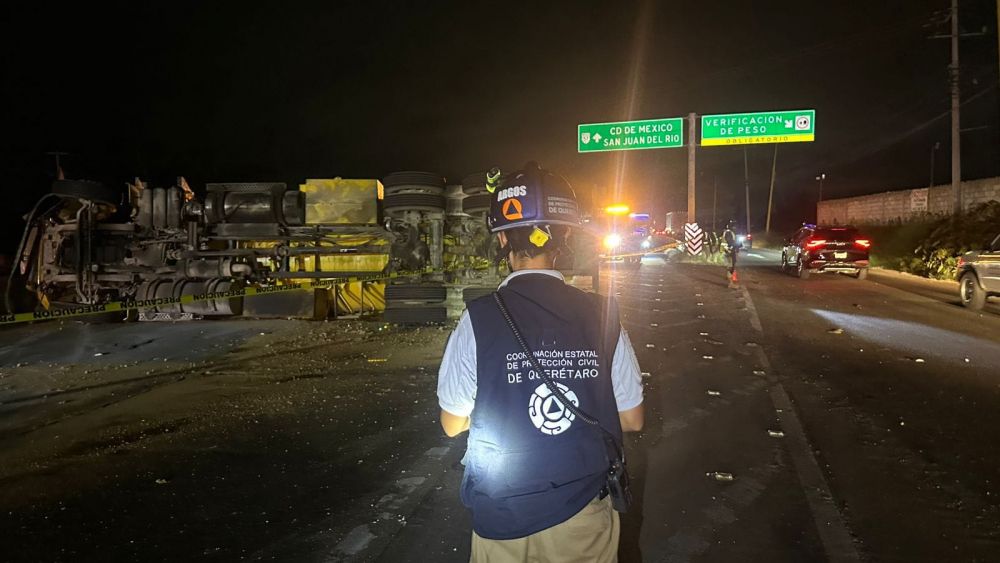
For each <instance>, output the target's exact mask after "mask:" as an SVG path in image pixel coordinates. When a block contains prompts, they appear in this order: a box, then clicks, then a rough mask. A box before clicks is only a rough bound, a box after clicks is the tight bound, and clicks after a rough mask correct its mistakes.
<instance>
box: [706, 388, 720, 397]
mask: <svg viewBox="0 0 1000 563" xmlns="http://www.w3.org/2000/svg"><path fill="white" fill-rule="evenodd" d="M705 394H706V395H708V396H709V397H718V396H720V395H722V393H719V392H718V391H715V390H713V389H709V390H708V391H705Z"/></svg>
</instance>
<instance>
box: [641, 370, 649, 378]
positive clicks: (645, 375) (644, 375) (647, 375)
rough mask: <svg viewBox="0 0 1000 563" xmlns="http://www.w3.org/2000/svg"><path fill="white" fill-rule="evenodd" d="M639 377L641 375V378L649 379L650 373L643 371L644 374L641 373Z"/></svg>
mask: <svg viewBox="0 0 1000 563" xmlns="http://www.w3.org/2000/svg"><path fill="white" fill-rule="evenodd" d="M641 375H642V376H643V377H649V376H650V373H649V372H648V371H644V372H642V374H641Z"/></svg>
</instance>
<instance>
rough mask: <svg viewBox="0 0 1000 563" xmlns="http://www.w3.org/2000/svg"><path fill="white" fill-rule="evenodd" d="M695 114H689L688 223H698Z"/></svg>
mask: <svg viewBox="0 0 1000 563" xmlns="http://www.w3.org/2000/svg"><path fill="white" fill-rule="evenodd" d="M694 126H695V114H694V113H693V112H692V113H689V114H688V223H697V222H698V219H697V217H695V161H694V159H695V152H694V151H695V147H696V146H697V145H698V142H697V136H696V134H695V130H694Z"/></svg>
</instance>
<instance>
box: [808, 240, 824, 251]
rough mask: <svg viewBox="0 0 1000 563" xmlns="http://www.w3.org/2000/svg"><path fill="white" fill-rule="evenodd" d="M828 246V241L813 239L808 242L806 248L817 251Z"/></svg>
mask: <svg viewBox="0 0 1000 563" xmlns="http://www.w3.org/2000/svg"><path fill="white" fill-rule="evenodd" d="M824 244H826V240H824V239H821V238H811V239H808V240H807V241H806V248H808V249H810V250H814V249H817V248H819V247H821V246H823V245H824Z"/></svg>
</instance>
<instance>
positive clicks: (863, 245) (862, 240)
mask: <svg viewBox="0 0 1000 563" xmlns="http://www.w3.org/2000/svg"><path fill="white" fill-rule="evenodd" d="M854 244H856V245H858V246H860V247H861V248H871V246H872V241H870V240H868V239H866V238H859V239H856V240H855V241H854Z"/></svg>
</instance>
